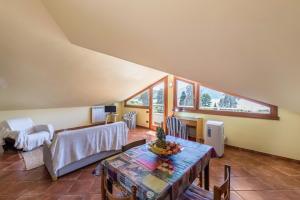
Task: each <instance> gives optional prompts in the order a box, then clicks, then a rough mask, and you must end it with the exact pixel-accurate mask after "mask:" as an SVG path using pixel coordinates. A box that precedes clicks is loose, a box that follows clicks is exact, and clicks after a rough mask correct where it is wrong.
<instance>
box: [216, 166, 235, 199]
mask: <svg viewBox="0 0 300 200" xmlns="http://www.w3.org/2000/svg"><path fill="white" fill-rule="evenodd" d="M230 174H231V167H230V166H228V165H225V168H224V183H223V184H222V185H221V186H220V187H218V186H214V200H221V199H224V200H230ZM223 195H224V198H222V196H223Z"/></svg>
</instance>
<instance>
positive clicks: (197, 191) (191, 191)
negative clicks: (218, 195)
mask: <svg viewBox="0 0 300 200" xmlns="http://www.w3.org/2000/svg"><path fill="white" fill-rule="evenodd" d="M213 199H214V194H213V193H212V192H209V191H207V190H204V189H202V188H200V187H198V186H196V185H194V184H192V185H191V186H190V187H189V188H188V189H187V190H186V191H185V192H184V193H183V194H182V195H181V196H180V197H179V200H213Z"/></svg>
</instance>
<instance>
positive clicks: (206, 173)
mask: <svg viewBox="0 0 300 200" xmlns="http://www.w3.org/2000/svg"><path fill="white" fill-rule="evenodd" d="M204 189H206V190H209V162H208V164H207V165H206V166H205V168H204Z"/></svg>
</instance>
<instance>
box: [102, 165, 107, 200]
mask: <svg viewBox="0 0 300 200" xmlns="http://www.w3.org/2000/svg"><path fill="white" fill-rule="evenodd" d="M104 184H105V174H104V167H102V169H101V192H102V200H106V190H105V186H104Z"/></svg>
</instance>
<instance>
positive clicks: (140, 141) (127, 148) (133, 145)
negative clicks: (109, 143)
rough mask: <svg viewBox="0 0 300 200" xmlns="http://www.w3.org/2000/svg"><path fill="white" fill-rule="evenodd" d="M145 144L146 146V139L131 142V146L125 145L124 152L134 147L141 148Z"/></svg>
mask: <svg viewBox="0 0 300 200" xmlns="http://www.w3.org/2000/svg"><path fill="white" fill-rule="evenodd" d="M143 144H146V139H142V140H137V141H134V142H131V143H129V144H126V145H123V146H122V152H124V151H127V150H129V149H131V148H133V147H137V146H141V145H143Z"/></svg>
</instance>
